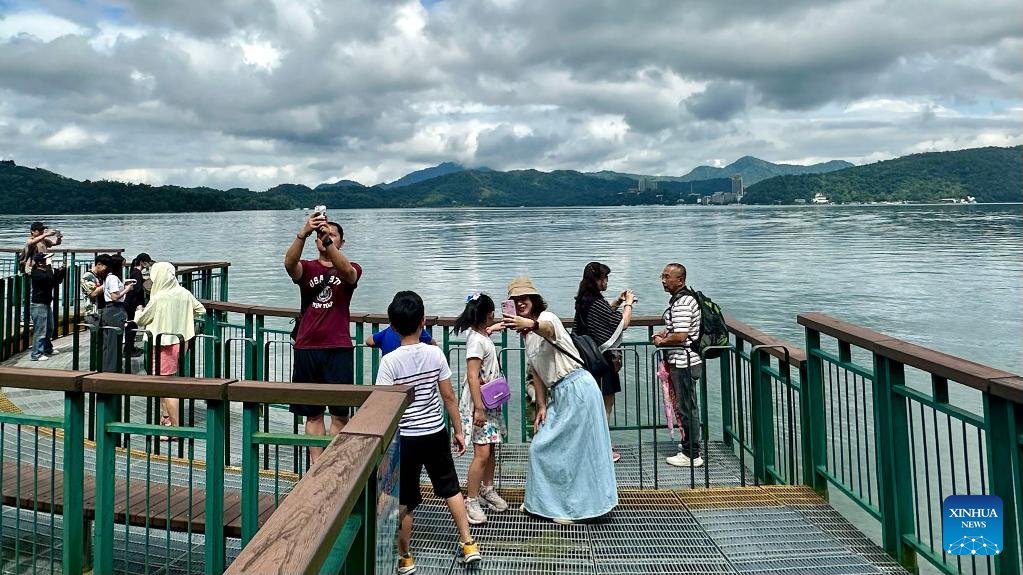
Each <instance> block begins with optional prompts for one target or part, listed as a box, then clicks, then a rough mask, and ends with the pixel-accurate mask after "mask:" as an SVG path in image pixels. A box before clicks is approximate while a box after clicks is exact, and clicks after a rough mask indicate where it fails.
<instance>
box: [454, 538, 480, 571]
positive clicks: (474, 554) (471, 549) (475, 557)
mask: <svg viewBox="0 0 1023 575" xmlns="http://www.w3.org/2000/svg"><path fill="white" fill-rule="evenodd" d="M480 559H482V557H481V556H480V545H479V543H476V541H468V542H466V543H462V550H461V553H459V554H458V562H459V563H462V564H464V565H471V564H473V563H478V562H479V560H480Z"/></svg>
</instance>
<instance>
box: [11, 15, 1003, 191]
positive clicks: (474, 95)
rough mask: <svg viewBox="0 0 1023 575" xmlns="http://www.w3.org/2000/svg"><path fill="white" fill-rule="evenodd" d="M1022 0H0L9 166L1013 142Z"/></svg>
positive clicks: (815, 157)
mask: <svg viewBox="0 0 1023 575" xmlns="http://www.w3.org/2000/svg"><path fill="white" fill-rule="evenodd" d="M1019 9H1020V5H1019V2H1018V0H1013V1H1001V0H988V1H985V2H976V1H947V0H920V1H901V0H848V1H846V0H837V1H824V0H819V1H804V0H758V1H757V2H747V1H745V0H713V1H708V2H684V1H670V0H664V1H659V2H657V1H646V0H631V1H629V2H622V1H618V0H605V1H595V0H590V1H585V2H584V1H576V0H558V1H556V2H552V1H551V0H537V1H532V0H471V1H469V0H466V1H461V0H430V1H425V0H424V1H423V2H419V1H416V0H412V1H405V2H399V1H389V0H350V1H349V0H221V1H216V0H201V1H175V0H161V1H159V2H153V1H151V0H147V1H138V2H134V1H128V0H123V1H113V2H95V1H91V0H73V1H72V0H36V1H33V2H27V1H22V0H0V158H2V159H9V160H14V161H16V162H17V163H18V164H21V165H27V166H33V167H35V166H38V167H43V168H46V169H49V170H52V171H55V172H57V173H60V174H63V175H65V176H69V177H73V178H76V179H91V180H99V179H112V180H120V181H131V182H143V183H149V184H154V185H159V184H176V185H185V186H199V185H208V186H213V187H218V188H231V187H248V188H251V189H254V190H263V189H267V188H269V187H272V186H274V185H276V184H279V183H285V182H287V183H300V184H306V185H310V186H315V185H316V184H318V183H322V182H333V181H337V180H339V179H352V180H356V181H359V182H361V183H363V184H366V185H372V184H376V183H379V182H386V181H392V180H395V179H397V178H399V177H401V176H402V175H404V174H405V173H407V172H409V171H412V170H416V169H420V168H424V167H427V166H431V165H436V164H438V163H441V162H444V161H454V162H460V163H462V164H464V165H466V166H470V167H476V166H487V167H490V168H492V169H498V170H512V169H527V168H536V169H540V170H545V171H547V170H554V169H575V170H580V171H597V170H605V169H606V170H616V171H623V172H632V173H642V174H652V175H682V174H685V173H686V172H688V171H689V170H691V169H692V168H694V167H696V166H698V165H713V166H723V165H725V164H728V163H730V162H732V161H734V160H735V159H737V158H739V157H741V156H744V155H752V156H757V157H759V158H763V159H765V160H769V161H773V162H788V163H799V164H808V163H814V162H820V161H827V160H833V159H841V160H848V161H851V162H854V163H857V164H862V163H869V162H874V161H878V160H883V159H888V158H892V157H897V156H902V155H906V154H911V153H917V152H927V151H944V150H955V149H963V148H972V147H979V146H1010V145H1017V144H1020V143H1023V91H1021V87H1023V18H1021V17H1020V10H1019Z"/></svg>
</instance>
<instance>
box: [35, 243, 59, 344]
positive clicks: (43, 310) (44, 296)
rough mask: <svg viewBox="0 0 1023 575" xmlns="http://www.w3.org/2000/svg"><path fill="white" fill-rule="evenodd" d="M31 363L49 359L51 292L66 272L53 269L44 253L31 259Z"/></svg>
mask: <svg viewBox="0 0 1023 575" xmlns="http://www.w3.org/2000/svg"><path fill="white" fill-rule="evenodd" d="M32 263H33V265H32V307H31V311H32V353H31V358H32V361H42V360H47V359H50V356H51V355H53V342H52V341H51V340H50V336H51V334H52V333H53V331H54V329H55V327H56V326H55V324H54V321H53V292H54V288H56V287H57V286H58V285H59V284H60V283H61V282H63V281H64V275H65V273H66V271H67V270H65V269H64V268H63V267H62V268H60V269H54V268H53V266H51V265H50V262H49V260H48V259H47V257H46V254H45V253H37V254H35V255H34V256H33V257H32Z"/></svg>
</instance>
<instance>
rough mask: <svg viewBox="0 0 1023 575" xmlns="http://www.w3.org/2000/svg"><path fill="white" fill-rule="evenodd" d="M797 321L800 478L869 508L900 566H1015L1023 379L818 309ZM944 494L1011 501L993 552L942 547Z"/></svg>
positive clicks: (994, 569)
mask: <svg viewBox="0 0 1023 575" xmlns="http://www.w3.org/2000/svg"><path fill="white" fill-rule="evenodd" d="M798 320H799V323H800V324H801V325H803V326H804V327H805V329H806V342H807V376H808V379H807V382H808V388H807V390H808V392H809V399H810V401H809V418H808V421H807V425H806V426H805V427H804V437H807V438H810V442H809V443H810V444H811V445H810V457H811V460H812V462H813V466H812V471H813V474H812V476H811V477H810V478H808V479H810V481H808V483H809V484H811V485H813V487H814V488H815V489H817V490H818V491H820V492H821V493H826V492H827V490H828V488H833V489H837V491H838V492H840V493H842V494H844V495H845V496H848V497H849V498H850V499H851V500H852V501H854V502H855V503H856V504H857V505H858V506H859V507H860V508H862V509H863V511H865V512H866V513H867V514H868V515H869V516H871V517H873V518H874V519H876V520H877V521H878V522H879V523H880V526H881V539H882V545H883V547H884V549H885V551H886V552H888V554H889V555H891V556H892V557H894V558H896V559H898V560H899V562H900V563H902V564H903V565H904V566H905V567H906V568H907V569H910V570H915V569H916V568H917V560H918V558H919V557H922V558H924V559H925V560H926V561H927V562H928V563H930V564H931V565H932V566H933V567H935V568H937V569H938V570H940V571H941V572H944V573H1016V574H1018V573H1020V571H1021V564H1020V539H1021V534H1020V532H1019V527H1020V526H1019V517H1020V515H1019V510H1020V502H1019V499H1020V497H1021V495H1023V483H1021V482H1023V470H1021V467H1020V456H1019V441H1018V440H1019V436H1018V433H1019V429H1020V427H1021V424H1023V420H1020V412H1021V409H1020V408H1021V404H1023V379H1021V378H1020V377H1019V376H1016V375H1014V374H1011V373H1007V372H1002V371H999V370H995V369H993V368H989V367H986V366H981V365H979V364H975V363H972V362H968V361H965V360H962V359H959V358H955V357H952V356H948V355H945V354H942V353H939V352H935V351H933V350H929V349H926V348H922V347H919V346H916V345H913V344H910V343H908V342H905V341H902V340H898V339H895V338H892V337H889V336H886V335H884V334H881V333H878V332H874V331H871V330H867V329H864V328H861V327H858V326H854V325H850V324H846V323H844V322H841V321H839V320H835V319H833V318H830V317H828V316H825V315H822V314H805V315H800V316H799V318H798ZM825 339H826V340H827V341H823V340H825ZM854 438H855V439H854ZM861 440H862V448H861V443H860V441H861ZM952 494H956V495H967V494H974V495H980V494H985V495H988V494H990V495H997V496H999V497H1000V498H1001V499H1002V501H1003V503H1004V505H1005V509H1006V510H1013V509H1015V510H1016V511H1015V512H1012V511H1008V512H1006V513H1005V514H1004V516H1003V521H1004V544H1005V545H1004V548H1003V550H1002V552H1001V554H999V555H993V556H991V555H987V556H966V557H964V556H961V555H950V554H948V553H947V551H946V550H945V549H944V548H943V546H942V536H941V517H942V502H943V501H944V499H945V497H946V496H948V495H952Z"/></svg>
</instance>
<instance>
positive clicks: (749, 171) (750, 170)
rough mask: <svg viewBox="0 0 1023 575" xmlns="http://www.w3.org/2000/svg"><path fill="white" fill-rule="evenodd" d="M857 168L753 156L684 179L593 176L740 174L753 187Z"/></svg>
mask: <svg viewBox="0 0 1023 575" xmlns="http://www.w3.org/2000/svg"><path fill="white" fill-rule="evenodd" d="M853 166H854V164H853V163H851V162H846V161H845V160H831V161H830V162H823V163H820V164H813V165H810V166H801V165H798V164H775V163H772V162H768V161H767V160H761V159H760V158H754V157H753V156H743V157H741V158H739V159H738V160H736V161H734V162H732V163H731V164H728V165H727V166H725V167H723V168H715V167H714V166H698V167H696V168H693V169H692V170H691V171H690V172H689V173H688V174H686V175H684V176H644V175H641V174H625V173H621V172H611V171H607V170H605V171H602V172H591V173H590V174H589V175H593V176H597V177H601V178H604V177H626V178H632V179H634V180H640V179H643V178H648V179H651V180H654V181H662V182H664V181H667V182H696V181H700V180H712V179H715V178H731V177H732V176H733V175H735V174H739V175H741V176H742V183H743V185H744V186H752V185H753V184H755V183H757V182H759V181H761V180H766V179H768V178H773V177H775V176H792V175H799V174H822V173H825V172H834V171H835V170H842V169H845V168H851V167H853Z"/></svg>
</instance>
